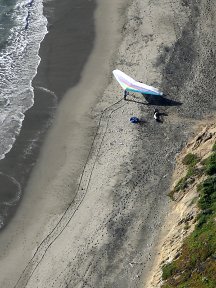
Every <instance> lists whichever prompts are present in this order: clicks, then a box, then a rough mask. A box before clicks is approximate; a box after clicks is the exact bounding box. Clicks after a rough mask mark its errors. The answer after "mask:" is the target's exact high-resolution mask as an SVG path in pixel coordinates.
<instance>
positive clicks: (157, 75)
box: [2, 0, 214, 288]
mask: <svg viewBox="0 0 216 288" xmlns="http://www.w3.org/2000/svg"><path fill="white" fill-rule="evenodd" d="M105 2H106V1H104V2H102V3H101V5H100V6H99V8H98V14H97V15H98V16H99V14H100V15H104V17H105V15H107V17H106V18H103V17H102V18H103V25H102V22H100V19H101V18H100V17H99V18H97V19H98V21H99V22H97V23H98V26H97V27H99V28H100V31H99V34H98V35H101V36H103V37H105V36H104V35H105V34H104V33H102V32H103V31H104V30H103V29H105V28H106V29H111V30H109V31H115V33H116V34H114V35H116V37H117V35H118V33H117V32H118V31H117V30H116V28H115V27H119V26H118V25H117V23H118V22H117V21H116V20H115V19H118V18H120V19H122V17H123V15H124V14H123V13H124V12H125V11H124V9H116V7H113V12H112V13H104V12H107V9H108V8H110V5H108V6H107V7H106V3H105ZM201 2H202V3H201V4H199V3H195V4H193V5H191V6H189V5H183V4H182V3H183V2H181V1H174V2H173V1H170V2H169V1H165V0H163V1H160V3H158V1H147V0H146V1H139V0H135V1H133V3H132V4H131V5H130V7H129V9H128V10H127V19H128V21H127V22H126V23H125V24H124V26H123V29H122V30H121V33H122V36H123V41H122V43H121V45H120V47H119V50H118V53H115V54H116V55H115V56H117V57H116V58H115V60H114V64H115V65H114V66H115V67H117V68H119V69H122V70H123V71H124V72H126V73H129V74H131V75H132V76H134V77H136V78H137V79H140V80H142V79H145V82H147V83H149V84H154V85H155V86H159V85H160V83H162V85H161V86H162V88H163V89H164V90H165V91H166V92H167V94H168V95H167V98H171V99H172V101H165V102H163V103H158V105H159V106H160V105H161V107H160V110H161V112H164V113H167V114H168V116H163V121H164V122H163V123H160V124H158V123H156V122H154V120H153V119H152V111H153V109H154V105H153V106H152V105H146V101H145V99H143V98H142V97H141V96H140V95H136V96H135V95H130V98H129V100H131V101H127V102H124V101H122V100H120V101H119V94H120V88H119V86H118V85H117V83H116V82H115V81H111V76H110V70H111V69H110V66H109V65H108V64H109V63H111V58H110V57H111V55H112V54H111V49H113V48H114V47H115V46H112V45H111V47H110V46H109V43H110V41H109V40H110V39H107V38H105V39H104V38H103V39H102V38H98V42H96V43H98V44H96V46H95V51H94V52H93V54H92V57H91V59H90V61H89V63H88V65H87V66H86V70H85V71H84V73H83V77H82V80H81V82H80V84H79V85H78V86H77V87H75V88H74V89H73V90H71V91H69V93H68V94H67V95H66V97H65V100H64V101H63V104H62V106H61V107H60V110H59V114H58V115H57V119H56V123H55V125H54V128H53V130H52V131H51V133H50V135H49V137H48V139H47V143H46V145H45V147H44V149H43V151H42V156H41V160H40V162H39V164H38V167H37V169H36V170H35V174H34V175H33V178H32V182H31V183H30V185H29V191H31V189H33V190H34V189H35V191H42V193H43V194H42V193H40V197H41V198H39V199H38V195H37V197H36V196H35V199H34V200H35V201H36V202H35V211H34V208H33V209H32V206H31V209H32V219H30V220H29V226H28V228H27V230H24V233H25V237H26V238H25V237H24V238H25V241H24V240H23V239H24V238H23V237H21V236H19V237H20V245H21V246H20V247H22V249H23V250H25V253H24V252H20V254H19V253H18V252H17V251H16V252H14V254H13V253H12V252H11V253H10V254H8V255H7V256H6V257H5V263H9V262H8V260H9V259H13V257H14V255H16V256H17V254H19V255H18V256H19V257H20V259H21V257H22V256H23V255H24V259H23V260H25V261H23V262H22V263H23V264H22V263H21V265H20V267H19V269H17V273H16V274H15V276H14V277H13V279H12V280H11V282H10V283H11V284H12V283H14V281H15V279H16V277H17V275H21V278H20V280H19V282H18V283H17V286H16V287H31V288H34V287H40V288H43V287H58V288H59V287H73V288H76V287H122V288H123V287H124V288H125V287H130V288H132V287H143V286H144V285H145V279H146V276H147V275H148V273H149V270H150V269H151V263H152V259H154V256H155V254H156V253H157V251H156V250H155V246H156V244H157V241H158V235H159V231H160V229H161V227H162V225H163V219H164V216H165V215H166V214H167V213H168V212H169V202H168V198H167V197H166V194H167V192H168V189H169V181H170V180H169V179H170V176H171V173H172V169H173V166H174V163H175V155H176V153H177V152H178V151H179V150H180V149H181V147H182V146H183V145H184V143H185V141H186V140H187V138H188V136H189V135H190V134H191V130H192V125H193V124H194V122H195V120H194V118H195V117H197V118H201V117H202V116H203V115H207V114H208V113H209V112H211V109H212V110H213V108H214V105H209V104H210V103H211V104H212V94H210V93H207V94H205V95H206V97H205V98H204V99H205V101H204V100H203V98H201V97H200V98H199V97H198V96H197V90H196V88H197V86H196V85H197V82H196V79H197V77H199V79H201V80H202V81H203V82H202V83H204V80H205V78H206V77H208V76H209V74H208V73H207V72H206V75H204V74H201V73H200V70H201V67H203V66H202V65H204V67H206V66H205V65H210V67H212V69H213V66H211V65H213V63H210V59H209V58H208V56H206V55H207V54H206V53H203V54H202V55H201V57H199V58H196V57H194V58H193V57H189V58H187V57H186V55H196V52H197V50H196V49H197V47H198V46H197V44H198V43H199V44H200V45H201V47H202V45H206V44H205V43H206V42H205V41H206V40H205V39H206V38H208V40H209V41H210V42H208V43H210V44H209V47H211V49H214V45H213V42H211V41H212V40H211V39H212V38H211V36H212V30H211V29H213V28H212V27H211V28H208V29H206V30H207V31H208V33H209V34H208V33H207V32H206V30H202V29H201V28H200V27H202V25H201V24H202V23H203V21H204V18H205V17H206V14H205V13H206V10H205V8H206V7H207V4H206V3H207V2H206V1H204V0H203V1H201ZM113 3H116V2H113ZM100 9H102V10H100ZM197 10H198V11H199V13H200V14H199V15H198V14H196V13H197ZM102 11H103V14H102ZM115 11H118V13H120V14H115V13H114V12H115ZM201 11H202V13H201ZM99 12H100V13H99ZM195 12H196V13H195ZM110 15H113V16H112V17H113V19H112V20H113V22H112V21H110ZM119 15H120V17H119ZM165 15H166V17H165ZM197 15H198V16H197ZM117 16H118V17H117ZM101 20H102V19H101ZM108 22H109V23H112V26H110V25H105V23H108ZM100 24H101V25H100ZM198 24H199V25H198ZM116 25H117V26H116ZM107 27H109V28H107ZM188 27H189V28H193V29H194V30H196V29H197V30H196V31H199V37H198V36H197V34H196V33H194V34H193V35H191V34H190V33H191V32H190V31H194V30H191V29H189V30H187V29H188ZM112 29H113V30H112ZM182 31H184V33H182ZM106 35H110V34H109V33H107V34H106ZM204 35H205V37H204ZM192 36H193V37H192ZM98 37H99V36H98ZM110 37H111V38H112V37H113V35H110ZM116 39H117V40H118V37H117V38H116ZM177 39H178V41H177ZM117 40H116V41H117ZM185 40H188V41H185ZM101 44H103V47H101V46H100V45H101ZM180 44H181V45H180ZM97 45H99V46H97ZM105 48H106V50H105V51H104V53H105V55H106V58H105V59H106V61H107V62H104V61H103V60H104V58H103V55H104V54H103V53H102V54H101V53H99V52H98V51H99V50H100V49H101V50H102V51H103V49H105ZM180 48H181V49H180ZM97 49H99V50H97ZM190 49H192V50H193V51H191V50H190ZM101 50H100V51H101ZM109 51H110V53H108V52H109ZM181 51H183V52H184V55H183V52H181ZM192 52H193V53H192ZM106 53H107V54H106ZM181 53H182V54H181ZM188 53H189V54H188ZM190 53H191V54H190ZM212 53H213V52H212ZM159 55H160V58H159V57H158V56H159ZM183 56H184V57H183ZM101 59H102V60H101ZM201 62H202V65H200V63H201ZM101 63H103V64H104V66H103V67H101ZM194 67H196V68H197V69H196V70H194ZM101 69H103V71H104V72H103V74H102V73H101ZM93 71H94V73H96V74H94V75H93V73H92V72H93ZM174 71H175V73H174ZM171 72H172V73H171ZM173 73H174V74H173ZM95 75H97V76H98V77H95ZM108 75H109V76H108ZM105 76H107V79H109V80H110V83H109V85H108V87H107V89H106V90H105V91H104V93H103V97H102V99H101V101H100V102H99V103H98V105H97V106H96V107H94V108H93V104H94V103H95V101H92V100H90V98H91V97H90V96H93V95H95V96H96V97H97V96H99V94H100V93H99V91H102V87H103V85H104V84H106V83H107V84H108V82H106V81H107V80H106V81H105V80H102V79H105V78H106V77H105ZM189 76H190V77H191V78H190V77H189ZM93 79H94V80H95V79H97V81H98V84H99V83H101V86H99V87H100V88H101V90H100V89H99V90H98V89H95V87H97V83H95V82H94V84H95V85H94V87H90V88H89V90H88V92H87V95H89V98H88V97H86V102H84V103H79V100H77V103H76V102H74V101H75V100H74V98H73V97H74V96H73V95H77V94H79V93H84V91H85V92H86V87H89V86H88V84H89V83H92V81H93ZM195 84H196V85H195ZM199 84H200V83H199ZM202 92H203V93H206V92H205V91H204V90H201V87H200V92H199V93H200V94H201V93H202ZM188 94H190V97H188ZM87 99H89V101H90V102H91V101H92V102H91V103H88V102H87ZM91 99H92V98H91ZM174 101H176V102H174ZM180 101H181V102H182V103H183V105H181V106H180V105H179V106H178V104H179V103H177V102H180ZM71 102H72V103H75V107H80V106H81V107H82V108H83V109H80V110H79V113H75V114H73V115H72V114H71V113H70V107H71V105H70V104H71ZM164 103H165V104H166V105H165V106H163V105H164ZM91 104H92V106H91ZM155 104H156V103H155ZM213 104H214V103H213ZM76 105H77V106H76ZM158 105H157V106H158ZM89 106H90V107H92V111H91V113H89V114H88V113H87V114H86V111H89ZM68 107H69V108H68ZM108 107H110V108H108ZM194 107H195V108H194ZM209 107H210V108H209ZM106 108H108V109H107V110H106V111H105V112H104V114H101V111H103V110H104V109H106ZM81 110H82V111H83V114H81V113H80V112H81ZM197 111H198V112H197ZM83 115H86V116H85V117H86V118H85V117H83ZM101 115H102V116H101ZM133 115H136V116H138V117H140V118H143V119H144V120H145V121H144V122H143V123H142V124H141V125H137V126H134V125H132V124H131V123H130V122H129V118H130V117H131V116H133ZM71 117H75V118H71ZM73 119H75V120H76V121H77V123H79V124H80V127H78V128H79V129H77V130H76V127H73V128H74V129H72V131H71V132H70V133H69V135H68V128H69V127H70V126H71V123H73V121H72V120H73ZM90 119H94V121H96V122H97V124H98V126H97V127H98V130H97V129H95V128H94V127H95V122H94V121H93V120H92V121H90ZM82 121H83V122H82ZM89 121H90V122H89ZM87 123H89V125H86V124H87ZM80 128H81V130H80ZM81 131H83V133H80V132H81ZM93 132H94V133H93ZM88 133H89V134H88ZM87 135H89V137H88V138H86V136H87ZM95 135H96V136H95ZM94 136H95V138H94ZM74 137H75V138H74ZM93 138H94V141H95V142H94V145H93V146H92V150H91V151H90V154H89V158H88V161H87V162H86V166H85V167H84V168H85V169H84V170H83V174H82V177H80V178H79V183H80V185H79V186H78V188H79V189H78V190H76V189H75V188H76V184H77V183H76V181H74V179H76V177H77V176H78V174H79V173H80V171H81V168H82V167H83V164H84V163H85V159H86V158H87V156H88V153H89V145H90V144H91V143H92V140H93ZM57 139H58V140H57ZM74 139H76V142H75V144H74V141H73V140H74ZM84 139H85V141H83V140H84ZM86 139H87V141H86ZM80 143H84V145H83V146H82V155H80V154H79V153H80V149H78V148H79V146H77V148H76V149H75V147H74V146H73V145H76V144H79V145H80ZM74 151H75V152H76V153H74ZM83 151H84V152H83ZM64 155H65V156H64ZM80 159H81V160H83V161H81V160H80ZM75 191H76V192H75ZM71 193H73V194H71ZM73 197H74V201H73V202H72V204H71V205H70V206H69V207H68V205H69V204H70V200H71V198H73ZM50 199H51V202H50ZM31 200H32V198H31ZM24 203H25V202H24ZM39 204H41V205H42V206H40V207H41V211H42V212H43V211H46V213H45V212H43V213H44V214H42V215H44V217H42V216H41V215H38V214H37V213H36V212H37V209H38V207H39ZM23 205H24V204H23ZM26 206H27V207H28V205H27V204H26ZM29 210H30V208H29ZM64 211H66V212H64ZM28 212H29V213H30V211H28ZM36 215H38V216H37V217H38V218H36ZM20 217H21V216H20ZM17 219H19V218H17ZM21 219H22V218H21ZM36 219H37V221H38V222H36ZM48 219H49V220H48ZM32 220H34V225H32ZM16 221H19V220H16ZM22 221H23V223H25V222H26V220H22ZM47 221H49V224H47ZM58 221H60V222H59V223H58ZM45 223H46V226H43V225H45ZM25 224H26V223H25ZM17 227H18V226H17ZM19 227H22V225H20V226H19ZM25 227H27V226H25ZM53 228H54V230H53V232H51V233H49V235H48V237H46V235H47V233H48V232H50V231H52V229H53ZM17 229H18V228H17ZM26 231H27V232H26ZM32 231H34V232H32ZM35 231H37V236H36V237H35V234H34V233H35ZM17 233H18V234H19V233H20V231H18V232H17ZM5 235H6V234H5ZM5 237H6V236H5ZM33 237H35V238H33ZM44 237H46V238H45V240H44V241H43V242H42V244H40V245H39V246H38V245H37V244H39V243H40V242H41V240H42V239H43V238H44ZM32 238H33V240H32ZM18 239H19V238H18ZM30 240H31V241H32V243H31V244H30V243H29V242H30ZM36 242H39V243H36ZM18 243H19V241H18ZM11 247H13V246H12V244H11ZM32 247H34V248H33V249H32ZM37 247H38V250H36V249H37ZM34 249H35V250H34ZM20 251H21V250H20ZM32 251H36V253H35V254H34V255H33V258H31V253H32ZM29 259H31V260H30V262H29V264H28V265H27V266H26V268H25V265H26V263H27V262H28V260H29ZM5 267H6V266H5ZM24 268H25V269H24ZM18 270H19V271H18ZM22 270H23V274H20V271H22ZM6 271H7V270H6V269H5V273H6ZM5 275H8V276H6V277H5V279H7V277H9V274H7V273H6V274H5ZM5 281H6V280H5ZM7 281H9V280H8V279H7ZM2 283H3V282H2ZM5 283H6V282H5ZM8 283H9V282H8ZM8 287H13V286H12V285H11V286H9V285H8ZM148 288H149V287H148Z"/></svg>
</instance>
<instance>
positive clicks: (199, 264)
mask: <svg viewBox="0 0 216 288" xmlns="http://www.w3.org/2000/svg"><path fill="white" fill-rule="evenodd" d="M214 146H215V145H214ZM214 146H213V147H214ZM212 150H213V153H212V155H210V157H209V158H208V159H206V161H204V163H203V165H204V171H205V173H206V174H207V175H208V178H207V179H205V180H204V181H203V182H202V183H201V184H199V185H198V187H197V191H198V192H199V200H198V207H199V208H200V213H199V215H198V217H197V219H196V220H197V221H196V227H195V230H194V231H193V232H192V233H191V235H190V236H188V237H187V238H186V239H185V240H184V243H183V246H182V250H181V254H180V256H179V257H178V258H177V259H175V260H174V261H173V262H171V263H168V264H166V265H164V266H163V269H162V271H163V274H162V279H163V280H164V284H163V285H162V288H174V287H175V288H195V287H196V288H215V287H216V170H214V169H213V168H211V169H210V167H215V165H216V155H215V154H216V153H215V152H214V151H215V150H214V149H212ZM188 155H189V154H188ZM188 159H189V160H188ZM195 162H196V161H194V160H193V157H192V156H188V158H187V159H186V161H185V163H190V164H185V165H189V166H190V168H191V167H194V168H195V165H196V164H194V163H195ZM192 163H193V164H192ZM196 163H197V162H196ZM184 178H185V177H184ZM182 182H184V181H183V180H182ZM179 185H180V184H179ZM181 185H183V184H182V183H181Z"/></svg>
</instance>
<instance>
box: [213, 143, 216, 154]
mask: <svg viewBox="0 0 216 288" xmlns="http://www.w3.org/2000/svg"><path fill="white" fill-rule="evenodd" d="M212 151H213V152H216V142H215V143H214V145H213V146H212Z"/></svg>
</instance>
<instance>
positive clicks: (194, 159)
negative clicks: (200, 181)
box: [182, 153, 199, 167]
mask: <svg viewBox="0 0 216 288" xmlns="http://www.w3.org/2000/svg"><path fill="white" fill-rule="evenodd" d="M198 162H199V158H198V156H197V155H195V154H192V153H189V154H187V155H186V156H185V157H184V159H183V160H182V163H183V164H184V165H187V166H190V167H194V166H195V165H196V164H197V163H198Z"/></svg>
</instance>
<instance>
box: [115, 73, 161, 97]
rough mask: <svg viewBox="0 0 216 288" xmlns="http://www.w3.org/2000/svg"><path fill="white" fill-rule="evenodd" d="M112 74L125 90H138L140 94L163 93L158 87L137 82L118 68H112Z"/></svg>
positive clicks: (156, 94)
mask: <svg viewBox="0 0 216 288" xmlns="http://www.w3.org/2000/svg"><path fill="white" fill-rule="evenodd" d="M113 74H114V76H115V78H116V80H117V81H118V82H119V84H120V85H121V87H122V88H123V89H124V90H126V91H131V92H139V93H142V94H149V95H155V96H162V95H163V92H161V91H159V90H158V89H156V88H154V87H152V86H148V85H146V84H144V83H141V82H138V81H136V80H134V79H133V78H131V77H129V76H128V75H126V74H125V73H123V72H122V71H120V70H113Z"/></svg>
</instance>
